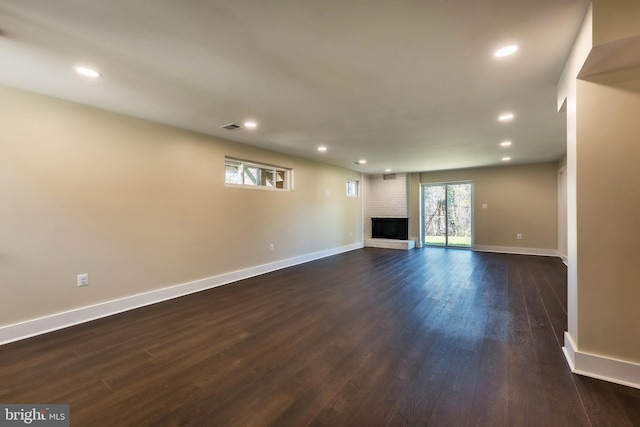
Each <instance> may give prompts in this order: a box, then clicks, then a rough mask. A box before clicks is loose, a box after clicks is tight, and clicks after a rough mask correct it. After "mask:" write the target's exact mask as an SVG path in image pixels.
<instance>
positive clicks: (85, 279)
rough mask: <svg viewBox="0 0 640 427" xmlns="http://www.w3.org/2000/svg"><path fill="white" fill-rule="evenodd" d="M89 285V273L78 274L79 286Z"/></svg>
mask: <svg viewBox="0 0 640 427" xmlns="http://www.w3.org/2000/svg"><path fill="white" fill-rule="evenodd" d="M88 285H89V273H82V274H78V286H88Z"/></svg>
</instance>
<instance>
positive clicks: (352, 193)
mask: <svg viewBox="0 0 640 427" xmlns="http://www.w3.org/2000/svg"><path fill="white" fill-rule="evenodd" d="M359 184H360V183H359V182H358V181H353V180H350V179H348V180H347V197H358V196H359V195H360V185H359Z"/></svg>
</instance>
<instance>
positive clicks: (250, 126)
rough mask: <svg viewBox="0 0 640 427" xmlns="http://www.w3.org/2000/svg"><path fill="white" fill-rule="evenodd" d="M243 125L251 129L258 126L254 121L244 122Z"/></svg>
mask: <svg viewBox="0 0 640 427" xmlns="http://www.w3.org/2000/svg"><path fill="white" fill-rule="evenodd" d="M244 127H246V128H252V129H253V128H255V127H258V124H257V123H256V122H244Z"/></svg>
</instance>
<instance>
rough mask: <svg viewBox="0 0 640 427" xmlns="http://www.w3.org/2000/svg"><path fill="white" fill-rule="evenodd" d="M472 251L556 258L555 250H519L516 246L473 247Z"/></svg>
mask: <svg viewBox="0 0 640 427" xmlns="http://www.w3.org/2000/svg"><path fill="white" fill-rule="evenodd" d="M473 250H474V251H477V252H497V253H502V254H516V255H539V256H554V257H557V256H558V250H557V249H540V248H520V247H517V246H488V245H473Z"/></svg>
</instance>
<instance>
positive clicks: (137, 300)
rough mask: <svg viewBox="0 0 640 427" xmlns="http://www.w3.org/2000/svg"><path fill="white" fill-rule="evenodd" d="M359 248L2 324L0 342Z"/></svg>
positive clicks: (356, 245)
mask: <svg viewBox="0 0 640 427" xmlns="http://www.w3.org/2000/svg"><path fill="white" fill-rule="evenodd" d="M362 247H363V244H362V243H361V242H360V243H354V244H351V245H347V246H341V247H338V248H333V249H328V250H325V251H320V252H314V253H310V254H306V255H301V256H297V257H293V258H288V259H284V260H280V261H275V262H272V263H268V264H262V265H258V266H255V267H250V268H246V269H243V270H238V271H233V272H230V273H225V274H221V275H219V276H214V277H208V278H206V279H201V280H196V281H194V282H189V283H183V284H180V285H175V286H170V287H168V288H162V289H157V290H154V291H150V292H145V293H142V294H138V295H133V296H130V297H125V298H120V299H117V300H112V301H107V302H104V303H100V304H95V305H91V306H87V307H81V308H77V309H74V310H69V311H65V312H62V313H56V314H53V315H50V316H45V317H41V318H37V319H32V320H27V321H25V322H20V323H15V324H12V325H8V326H3V327H0V345H2V344H7V343H10V342H13V341H19V340H22V339H25V338H29V337H33V336H36V335H41V334H44V333H47V332H52V331H56V330H58V329H63V328H67V327H69V326H73V325H78V324H80V323H85V322H89V321H91V320H96V319H100V318H102V317H107V316H111V315H114V314H118V313H122V312H124V311H128V310H133V309H135V308H139V307H144V306H146V305H151V304H155V303H158V302H162V301H167V300H170V299H173V298H177V297H181V296H184V295H188V294H192V293H194V292H200V291H203V290H206V289H211V288H215V287H217V286H222V285H226V284H228V283H232V282H237V281H238V280H242V279H247V278H249V277H253V276H258V275H260V274H265V273H269V272H271V271H275V270H280V269H282V268H287V267H292V266H294V265H298V264H303V263H305V262H309V261H314V260H317V259H321V258H325V257H328V256H332V255H337V254H340V253H344V252H349V251H352V250H356V249H361V248H362Z"/></svg>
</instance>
